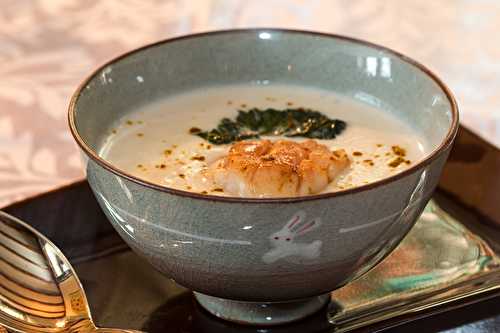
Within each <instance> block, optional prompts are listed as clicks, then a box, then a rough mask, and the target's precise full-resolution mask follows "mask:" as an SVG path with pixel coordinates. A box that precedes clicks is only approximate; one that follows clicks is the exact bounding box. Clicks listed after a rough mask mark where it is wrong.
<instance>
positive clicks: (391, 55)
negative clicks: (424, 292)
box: [69, 29, 458, 324]
mask: <svg viewBox="0 0 500 333" xmlns="http://www.w3.org/2000/svg"><path fill="white" fill-rule="evenodd" d="M231 83H253V84H273V83H287V84H288V83H289V84H298V85H302V86H310V87H320V88H323V89H328V90H331V91H334V92H336V93H339V94H342V95H346V96H349V97H352V98H353V99H356V100H359V101H361V102H363V103H367V104H370V105H375V106H377V107H379V108H383V109H387V110H388V112H393V113H394V114H396V115H398V116H399V117H400V118H401V119H403V120H404V121H406V122H408V123H411V125H412V126H414V127H415V128H417V129H418V130H420V131H422V132H423V133H424V134H425V136H426V138H427V140H428V141H429V143H430V145H431V146H432V151H431V153H430V154H429V155H428V156H426V157H425V159H423V160H422V161H421V162H419V163H417V164H415V165H413V166H411V167H410V168H409V169H407V170H405V171H403V172H401V173H399V174H396V175H394V176H392V177H388V178H385V179H383V180H380V181H377V182H375V183H371V184H368V185H365V186H360V187H357V188H353V189H348V190H344V191H340V192H335V193H328V194H320V195H312V196H304V197H292V198H273V199H245V198H234V197H217V196H211V195H202V194H197V193H190V192H186V191H181V190H176V189H171V188H167V187H162V186H158V185H155V184H152V183H148V182H147V181H144V180H140V179H137V178H135V177H134V176H132V175H130V174H127V173H125V172H123V171H121V170H120V169H118V168H117V167H115V166H113V165H111V164H110V163H108V162H106V161H104V160H103V159H101V158H100V157H99V156H98V151H99V149H100V147H101V143H102V141H103V138H104V137H105V136H106V135H107V132H108V129H109V127H110V126H111V124H112V123H113V122H114V121H116V120H117V119H118V118H120V117H122V116H123V115H124V114H126V113H128V112H131V111H133V110H134V109H135V108H137V107H139V106H141V105H143V104H145V103H149V102H151V101H154V100H156V99H159V98H162V97H165V96H167V95H173V94H176V93H179V92H184V91H187V90H191V89H194V88H198V87H203V86H207V85H219V84H231ZM69 123H70V128H71V131H72V133H73V136H74V137H75V139H76V141H77V143H78V144H79V145H80V147H81V149H82V151H83V152H84V155H85V156H86V157H87V158H86V159H85V162H86V171H87V178H88V181H89V183H90V185H91V187H92V190H93V191H94V193H95V196H96V198H97V200H98V201H99V203H100V205H101V207H102V209H103V210H104V212H105V213H106V215H107V216H108V218H109V220H110V221H111V223H112V224H113V226H114V227H115V229H116V230H117V231H118V233H119V234H120V235H121V236H122V237H123V239H124V240H125V241H126V242H127V243H128V244H129V245H130V247H131V248H132V249H133V250H134V251H136V252H137V253H138V254H140V255H141V256H143V257H144V258H145V259H146V260H148V261H149V262H150V263H151V264H152V265H153V266H154V267H155V268H156V269H158V270H159V271H161V272H163V273H164V274H166V275H168V276H170V277H171V278H173V279H174V280H175V281H177V282H178V283H179V284H181V285H183V286H185V287H187V288H190V289H192V290H194V291H195V292H196V296H197V299H198V300H199V302H200V303H201V304H202V305H203V306H205V307H206V308H207V309H208V310H209V311H211V312H212V313H214V314H216V315H218V316H220V317H222V318H226V319H230V320H234V321H239V322H248V323H254V324H266V323H267V324H277V323H283V322H287V321H291V320H296V319H298V318H301V317H303V316H305V315H307V314H309V313H311V312H313V311H315V310H317V309H318V308H319V307H321V306H323V305H324V303H325V301H326V300H327V299H328V296H327V295H328V292H329V291H331V290H333V289H336V288H338V287H340V286H342V285H344V284H346V283H347V282H349V281H351V280H352V279H354V278H356V277H358V276H360V275H361V274H363V273H365V272H367V271H368V270H369V269H370V268H372V267H373V266H374V265H375V264H376V263H378V262H379V261H380V260H381V259H383V258H384V257H385V256H386V255H387V254H389V253H390V252H391V251H392V250H393V249H394V248H395V246H396V245H397V244H398V243H399V242H400V240H401V239H402V238H403V237H404V236H405V235H406V233H407V232H408V231H409V230H410V228H411V227H412V225H413V224H414V222H415V221H416V219H417V218H418V216H419V214H420V213H421V211H422V209H423V208H424V206H425V205H426V203H427V201H428V200H429V198H430V197H431V194H432V192H433V190H434V188H435V187H436V184H437V182H438V179H439V176H440V173H441V169H442V167H443V165H444V163H445V160H446V158H447V156H448V153H449V151H450V148H451V146H452V143H453V140H454V137H455V134H456V132H457V128H458V113H457V106H456V103H455V101H454V99H453V97H452V95H451V93H450V91H449V90H448V89H447V88H446V86H445V85H444V84H443V83H442V82H441V81H440V80H439V79H438V78H437V77H436V76H435V75H434V74H432V73H431V72H430V71H429V70H428V69H426V68H425V67H424V66H422V65H420V64H418V63H416V62H415V61H413V60H411V59H409V58H407V57H405V56H403V55H401V54H398V53H397V52H394V51H392V50H389V49H387V48H384V47H381V46H377V45H374V44H371V43H367V42H364V41H360V40H355V39H351V38H347V37H342V36H335V35H325V34H319V33H313V32H304V31H290V30H276V29H253V30H232V31H220V32H210V33H204V34H197V35H190V36H185V37H180V38H174V39H170V40H166V41H161V42H158V43H155V44H152V45H148V46H145V47H142V48H140V49H137V50H134V51H132V52H129V53H127V54H125V55H122V56H120V57H118V58H116V59H114V60H112V61H110V62H109V63H107V64H105V65H104V66H102V67H100V68H99V69H97V70H96V71H95V72H94V73H93V74H92V75H91V76H90V77H89V78H88V79H87V80H85V81H84V82H83V83H82V85H81V86H80V87H79V88H78V90H77V91H76V92H75V94H74V96H73V98H72V100H71V105H70V107H69ZM123 273H125V274H126V272H123ZM144 283H147V281H144ZM325 295H326V296H325ZM275 302H277V303H275Z"/></svg>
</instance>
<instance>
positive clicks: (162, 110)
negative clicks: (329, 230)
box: [99, 85, 428, 197]
mask: <svg viewBox="0 0 500 333" xmlns="http://www.w3.org/2000/svg"><path fill="white" fill-rule="evenodd" d="M251 108H259V109H266V108H274V109H277V110H285V109H291V108H306V109H313V110H317V111H319V112H321V113H322V114H324V115H326V116H328V117H329V118H333V119H340V120H343V121H345V122H346V124H347V126H346V129H345V130H344V131H342V132H341V133H340V134H338V135H337V136H336V137H335V138H333V139H327V140H321V139H315V141H316V142H317V143H319V144H322V145H325V146H326V147H328V148H329V149H330V150H332V151H336V150H342V149H343V151H344V152H345V153H346V154H347V157H348V160H349V164H348V166H347V167H346V168H344V169H342V171H341V172H339V173H338V174H336V175H335V177H334V179H333V180H331V182H329V184H328V185H327V186H326V187H324V188H322V189H321V190H320V191H318V192H317V193H322V192H333V191H338V190H344V189H348V188H352V187H356V186H361V185H364V184H368V183H371V182H374V181H377V180H380V179H382V178H384V177H389V176H391V175H394V174H396V173H398V172H401V171H402V170H404V169H407V168H408V167H410V166H412V165H414V164H415V163H417V162H418V161H419V160H421V159H422V158H423V157H424V155H425V154H426V153H427V150H428V146H427V143H426V142H425V139H424V138H423V137H422V136H421V135H420V134H419V133H418V132H417V131H415V130H414V129H413V128H411V127H410V126H409V125H407V124H405V123H404V122H402V121H401V120H399V119H398V118H397V117H396V116H394V115H393V114H391V113H390V112H389V111H382V110H380V109H377V108H375V107H372V106H369V105H367V104H364V103H361V102H359V101H355V100H353V99H350V98H346V97H342V96H339V95H337V94H334V93H332V92H329V91H326V90H320V89H312V88H303V87H298V86H289V85H272V86H254V85H242V86H230V87H229V86H227V87H226V86H220V87H211V88H205V89H199V90H195V91H191V92H189V93H184V94H179V95H175V96H173V97H168V98H165V99H163V100H161V101H158V102H155V103H151V104H149V105H146V106H144V107H142V108H140V109H138V110H135V111H134V112H132V113H129V114H127V115H126V116H125V117H124V118H123V119H120V120H119V121H118V122H117V123H116V124H114V126H113V127H112V128H110V130H109V136H108V137H107V138H106V139H105V140H104V143H103V145H102V148H101V149H100V152H99V154H100V156H101V157H103V158H104V159H106V160H107V161H109V162H110V163H112V164H113V165H115V166H116V167H118V168H119V169H121V170H123V171H125V172H127V173H130V174H132V175H134V176H136V177H138V178H141V179H144V180H147V181H149V182H153V183H156V184H159V185H163V186H166V187H171V188H176V189H181V190H186V191H192V192H198V193H204V194H207V193H208V194H212V195H222V196H241V195H243V196H256V197H259V196H260V197H266V196H270V195H268V194H265V193H264V194H259V193H254V195H245V194H241V193H245V192H238V191H228V190H224V189H225V187H223V186H221V185H220V184H217V183H214V180H213V179H212V178H211V177H209V176H207V173H206V171H207V169H209V168H210V167H211V166H212V165H214V163H217V162H218V161H220V159H221V158H224V157H225V156H227V154H228V152H229V149H230V147H231V145H232V144H214V143H210V142H208V141H207V140H205V139H203V138H201V137H199V136H197V135H195V134H194V133H196V132H197V131H198V130H199V129H203V130H210V129H212V128H215V127H216V126H217V124H218V123H219V121H220V120H221V119H222V118H232V119H234V118H235V117H236V115H237V111H238V110H249V109H251ZM265 139H269V140H271V141H272V142H275V141H276V140H283V139H285V140H290V141H295V142H304V141H306V140H308V138H302V137H283V136H263V137H260V138H259V139H258V140H265ZM252 140H256V139H252ZM228 192H229V193H228ZM308 194H316V193H314V192H312V191H311V192H310V193H308Z"/></svg>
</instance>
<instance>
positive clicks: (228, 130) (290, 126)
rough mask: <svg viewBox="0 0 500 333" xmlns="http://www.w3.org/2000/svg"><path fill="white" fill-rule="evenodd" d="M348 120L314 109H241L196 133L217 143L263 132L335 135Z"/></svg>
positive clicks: (257, 135) (255, 136)
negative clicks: (214, 125)
mask: <svg viewBox="0 0 500 333" xmlns="http://www.w3.org/2000/svg"><path fill="white" fill-rule="evenodd" d="M346 126H347V124H346V123H345V122H344V121H342V120H339V119H330V118H328V117H327V116H325V115H324V114H322V113H320V112H318V111H314V110H310V109H302V108H299V109H286V110H276V109H272V108H269V109H265V110H260V109H257V108H253V109H250V110H248V111H243V110H238V116H237V117H236V119H235V120H232V119H229V118H223V119H222V120H221V121H220V122H219V124H218V125H217V127H216V128H214V129H212V130H209V131H199V132H195V133H192V134H194V135H198V136H199V137H202V138H203V139H205V140H207V141H209V142H210V143H213V144H217V145H220V144H225V143H232V142H235V141H241V140H247V139H254V138H258V137H260V136H261V135H283V136H287V137H294V136H300V137H305V138H311V139H334V138H335V137H336V136H337V135H339V134H340V133H341V132H342V131H343V130H344V129H345V128H346Z"/></svg>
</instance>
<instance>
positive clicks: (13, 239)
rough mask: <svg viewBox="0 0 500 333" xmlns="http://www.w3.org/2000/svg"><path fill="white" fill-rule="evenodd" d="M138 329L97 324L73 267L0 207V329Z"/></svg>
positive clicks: (54, 249) (53, 247)
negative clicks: (109, 327) (103, 326)
mask: <svg viewBox="0 0 500 333" xmlns="http://www.w3.org/2000/svg"><path fill="white" fill-rule="evenodd" d="M6 330H8V331H12V332H54V333H55V332H102V333H106V332H116V333H118V332H137V331H132V330H120V329H108V328H97V327H96V326H95V324H94V322H93V321H92V316H91V314H90V309H89V305H88V302H87V297H86V295H85V291H84V290H83V287H82V284H81V283H80V280H79V279H78V276H77V275H76V273H75V270H74V269H73V267H71V264H70V263H69V261H68V259H66V258H65V257H64V255H63V254H62V252H61V251H60V250H59V249H58V248H57V247H56V246H55V245H54V244H53V243H52V242H51V241H50V240H49V239H48V238H47V237H45V236H44V235H42V234H41V233H39V232H38V231H36V230H35V229H34V228H32V227H31V226H29V225H28V224H26V223H24V222H22V221H21V220H19V219H17V218H15V217H13V216H11V215H9V214H7V213H4V212H1V211H0V333H4V332H6Z"/></svg>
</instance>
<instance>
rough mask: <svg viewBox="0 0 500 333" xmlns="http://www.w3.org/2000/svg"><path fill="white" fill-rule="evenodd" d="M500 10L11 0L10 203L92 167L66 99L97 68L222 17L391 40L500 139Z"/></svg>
mask: <svg viewBox="0 0 500 333" xmlns="http://www.w3.org/2000/svg"><path fill="white" fill-rule="evenodd" d="M498 22H500V2H499V1H495V0H478V1H470V0H441V1H432V2H429V1H420V0H405V1H399V0H384V1H369V0H353V1H351V0H295V1H291V0H253V1H244V0H190V1H182V0H170V1H162V0H158V1H139V0H117V1H114V0H107V1H90V0H89V1H80V0H64V1H62V0H2V5H1V8H0V76H1V77H2V80H1V81H0V206H3V205H6V204H8V203H11V202H14V201H17V200H20V199H22V198H25V197H28V196H31V195H33V194H36V193H39V192H43V191H46V190H49V189H51V188H54V187H57V186H59V185H62V184H65V183H70V182H72V181H74V180H75V179H79V178H81V177H83V170H82V168H81V165H80V162H79V154H78V151H77V148H76V145H75V144H74V143H73V141H72V138H71V136H70V133H69V130H68V128H67V124H66V108H67V105H68V101H69V98H70V96H71V94H72V92H73V90H74V89H75V88H76V86H77V85H78V83H79V82H80V81H81V80H82V79H83V78H84V77H85V76H86V75H87V74H88V73H89V72H90V71H91V70H92V69H93V68H95V67H96V66H97V65H98V64H101V63H103V62H104V61H106V60H108V59H110V58H112V57H114V56H116V55H118V54H120V53H123V52H125V51H127V50H130V49H132V48H135V47H138V46H140V45H143V44H146V43H150V42H153V41H156V40H159V39H163V38H168V37H172V36H178V35H182V34H188V33H191V32H200V31H207V30H214V29H227V28H234V27H286V28H298V29H308V30H318V31H323V32H332V33H338V34H345V35H349V36H353V37H358V38H362V39H367V40H370V41H372V42H375V43H379V44H383V45H386V46H389V47H391V48H393V49H396V50H398V51H400V52H403V53H404V54H407V55H409V56H411V57H413V58H415V59H417V60H419V61H421V62H422V63H424V64H426V65H428V66H429V67H430V68H431V69H433V70H434V71H435V72H436V73H437V74H438V75H440V76H441V77H442V78H443V79H444V81H445V82H447V83H448V84H449V85H450V87H451V89H452V90H453V91H454V93H455V94H456V96H457V98H458V101H459V105H460V107H461V121H462V123H463V124H465V125H466V126H468V127H469V128H472V129H473V130H474V131H476V132H477V133H479V134H480V135H481V136H483V137H485V138H487V139H488V140H490V141H492V142H494V143H495V144H496V145H497V146H500V91H499V89H500V88H499V87H500V43H498V42H497V40H496V38H497V37H498V33H499V32H500V23H498Z"/></svg>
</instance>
